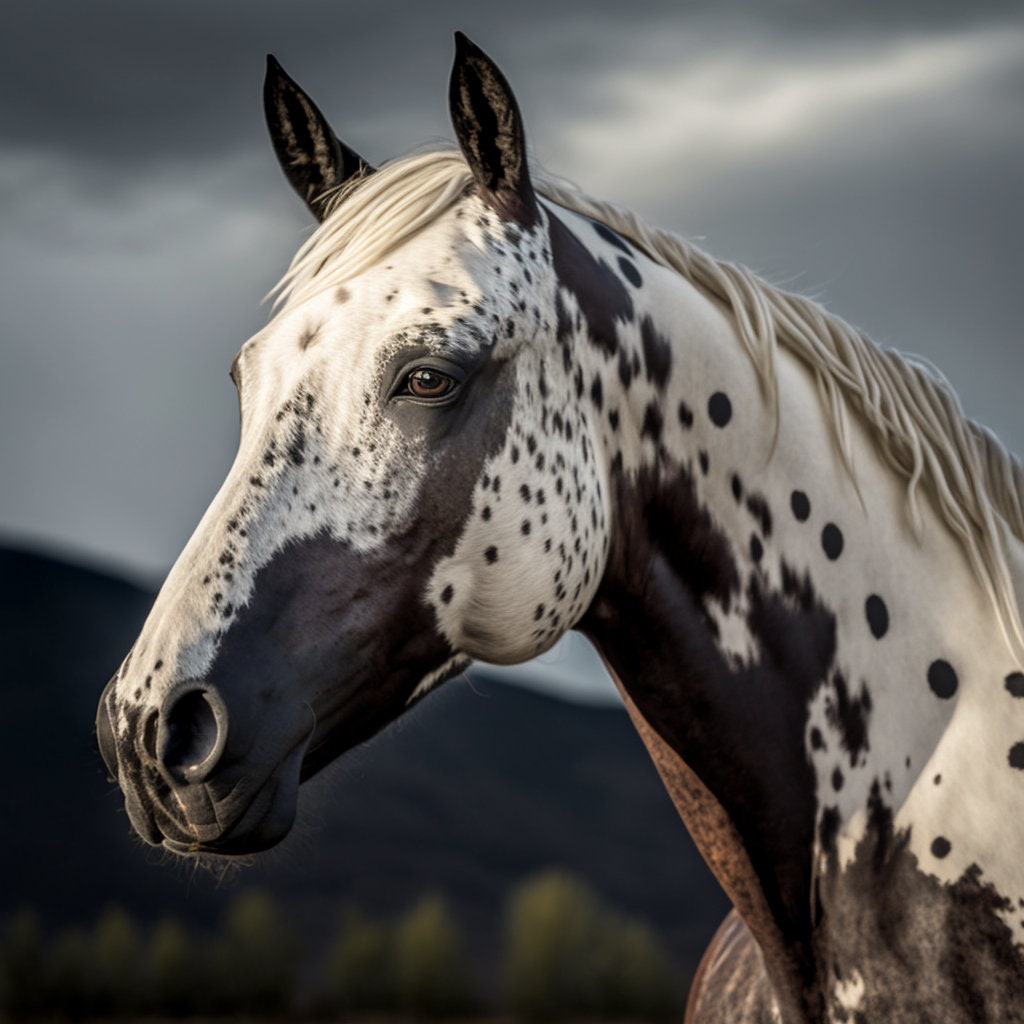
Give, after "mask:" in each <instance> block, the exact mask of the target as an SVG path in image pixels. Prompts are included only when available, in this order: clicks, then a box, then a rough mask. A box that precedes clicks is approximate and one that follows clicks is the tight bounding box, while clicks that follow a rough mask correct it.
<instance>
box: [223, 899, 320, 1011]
mask: <svg viewBox="0 0 1024 1024" xmlns="http://www.w3.org/2000/svg"><path fill="white" fill-rule="evenodd" d="M299 956H300V948H299V944H298V942H297V941H296V939H295V937H294V935H293V934H292V932H291V930H290V929H289V928H288V925H287V923H286V922H285V920H284V919H283V917H282V916H281V915H280V913H279V912H278V909H277V907H276V906H275V904H274V901H273V899H272V898H271V897H270V895H269V894H268V893H265V892H263V891H260V890H250V891H248V892H245V893H242V894H241V895H240V896H239V897H238V898H237V899H236V900H235V901H234V902H233V903H232V904H231V906H230V907H229V908H228V912H227V915H226V917H225V920H224V927H223V929H222V931H221V934H220V936H219V937H218V938H217V939H216V940H215V942H214V943H213V947H212V950H211V952H210V968H211V977H210V982H209V984H210V989H211V993H210V994H211V996H212V997H213V998H212V1000H211V1001H212V1002H213V1004H214V1006H213V1007H211V1008H213V1009H219V1010H221V1011H227V1012H234V1011H248V1012H259V1013H262V1014H279V1013H283V1012H284V1011H285V1010H286V1009H288V1006H289V1004H290V1003H291V999H292V994H293V988H294V985H295V977H296V974H297V971H298V965H299Z"/></svg>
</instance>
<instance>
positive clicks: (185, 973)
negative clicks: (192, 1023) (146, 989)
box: [146, 918, 205, 1017]
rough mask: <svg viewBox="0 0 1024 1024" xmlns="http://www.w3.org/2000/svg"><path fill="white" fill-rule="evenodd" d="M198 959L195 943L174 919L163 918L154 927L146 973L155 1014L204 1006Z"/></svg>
mask: <svg viewBox="0 0 1024 1024" xmlns="http://www.w3.org/2000/svg"><path fill="white" fill-rule="evenodd" d="M197 959H198V958H197V957H196V955H195V943H194V942H193V940H192V939H191V938H190V937H189V935H188V933H187V932H186V931H185V929H184V928H182V926H181V925H180V924H179V923H178V922H177V921H175V920H174V919H173V918H164V920H162V921H161V922H160V923H159V924H158V925H157V926H156V928H155V929H154V930H153V935H152V937H151V939H150V942H149V949H148V956H147V960H148V964H147V967H148V970H147V971H146V974H147V975H148V978H149V982H150V985H151V989H150V994H151V1005H152V1007H153V1009H155V1010H156V1011H157V1012H158V1013H160V1014H161V1015H163V1014H166V1015H169V1016H171V1017H180V1016H185V1015H187V1014H189V1013H191V1012H192V1011H193V1010H197V1009H203V1008H204V998H205V997H204V994H203V988H204V986H203V984H202V982H203V979H202V973H201V972H200V971H199V970H197V967H198V964H197Z"/></svg>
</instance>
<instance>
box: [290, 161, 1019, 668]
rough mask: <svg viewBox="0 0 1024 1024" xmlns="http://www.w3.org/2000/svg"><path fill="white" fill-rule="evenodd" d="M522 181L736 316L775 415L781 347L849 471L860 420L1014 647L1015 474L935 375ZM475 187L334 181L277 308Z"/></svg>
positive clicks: (428, 177) (572, 194)
mask: <svg viewBox="0 0 1024 1024" xmlns="http://www.w3.org/2000/svg"><path fill="white" fill-rule="evenodd" d="M531 174H532V177H533V182H534V187H535V188H536V190H537V192H538V193H539V194H540V195H541V196H543V197H544V198H545V199H546V200H548V201H549V202H552V203H555V204H557V205H558V206H561V207H564V208H565V209H567V210H570V211H572V212H574V213H578V214H582V215H583V216H585V217H590V218H591V219H593V220H596V221H599V222H601V223H602V224H606V225H607V226H608V227H610V228H612V229H613V230H614V231H616V232H618V234H620V235H622V236H623V237H624V238H626V239H628V240H629V241H630V242H631V243H632V244H633V245H635V246H636V247H637V248H639V249H641V250H642V251H643V252H645V253H646V254H647V255H648V256H650V257H651V258H652V259H653V260H655V261H656V262H658V263H660V264H661V265H663V266H665V267H670V268H671V269H673V270H675V271H677V272H678V273H679V274H681V275H682V276H683V277H685V278H686V279H687V280H688V281H690V282H691V283H692V284H694V285H696V286H697V287H698V288H700V289H701V291H703V292H704V293H705V294H706V295H708V296H709V297H711V298H713V299H715V300H717V301H718V302H720V303H722V304H723V305H724V306H725V307H726V308H727V309H728V310H729V311H730V313H731V314H732V316H733V318H734V319H735V322H736V326H737V329H738V332H739V336H740V339H741V341H742V344H743V346H744V348H745V349H746V351H747V354H748V356H749V357H750V359H751V360H752V361H753V364H754V366H755V368H756V370H757V373H758V376H759V378H760V380H761V384H762V388H763V389H764V392H765V395H766V397H767V399H768V401H769V404H770V406H771V407H772V409H773V410H774V409H775V408H776V406H777V379H776V371H775V358H776V352H777V351H778V349H779V348H780V347H781V348H782V349H784V350H785V351H788V352H790V353H792V354H793V355H795V356H796V357H797V358H799V359H800V360H801V361H802V362H803V363H804V364H805V365H806V366H807V367H809V368H810V370H811V372H812V373H813V374H814V377H815V380H816V382H817V387H818V393H819V396H820V398H821V401H822V404H823V406H824V408H825V409H826V411H827V413H828V415H829V419H830V422H831V424H832V428H833V434H834V439H835V442H836V446H837V449H838V452H839V456H840V458H841V459H842V460H843V462H844V464H845V465H846V467H847V469H848V471H849V472H850V474H851V477H852V476H853V466H852V456H851V444H850V435H849V427H848V415H849V412H850V411H851V410H852V411H853V412H854V413H856V414H857V415H859V416H860V418H861V419H862V420H863V422H864V423H865V424H866V425H867V426H868V427H869V428H870V430H871V431H872V433H873V434H874V436H875V439H876V441H877V446H878V451H879V452H880V453H881V455H882V457H883V458H884V459H885V461H886V463H887V464H888V465H889V466H890V467H891V468H892V469H893V471H894V472H896V473H897V474H899V475H900V476H901V477H902V478H903V479H904V480H906V482H907V510H908V514H909V517H910V521H911V523H912V524H913V526H914V528H915V530H918V531H919V530H920V529H921V525H922V522H923V517H922V513H921V507H920V501H919V492H923V493H924V494H926V495H927V496H928V497H929V498H931V500H932V501H933V502H934V505H935V509H936V511H937V512H938V515H939V518H940V519H941V521H942V522H943V523H944V524H945V525H946V526H947V527H948V528H949V529H950V530H951V531H952V532H953V534H954V535H955V536H956V537H957V538H958V539H959V540H960V542H961V544H962V545H963V548H964V551H965V552H966V554H967V557H968V559H969V561H970V563H971V565H972V567H973V570H974V572H975V574H976V575H977V577H978V579H979V580H980V581H981V583H982V585H983V586H984V588H985V589H986V591H987V593H988V595H989V598H990V600H991V601H992V603H993V604H994V606H995V608H996V610H997V612H998V615H999V619H1000V622H1001V624H1002V627H1003V631H1004V633H1005V635H1006V638H1007V642H1008V643H1009V645H1010V647H1011V650H1013V651H1014V652H1015V653H1017V654H1018V655H1019V654H1022V653H1024V631H1022V628H1021V621H1020V614H1019V609H1018V607H1017V600H1016V597H1015V595H1014V589H1013V582H1012V580H1011V578H1010V573H1009V569H1008V566H1007V561H1006V557H1005V554H1004V552H1003V550H1002V543H1001V540H1000V534H999V527H998V524H997V521H996V517H997V516H1001V517H1002V518H1003V519H1004V520H1005V522H1006V524H1007V525H1008V527H1009V529H1010V530H1011V532H1012V533H1013V534H1014V535H1015V536H1016V537H1017V538H1018V539H1021V540H1024V502H1022V494H1024V468H1022V466H1021V464H1020V462H1019V461H1018V460H1017V458H1016V457H1015V456H1014V455H1013V454H1012V453H1010V452H1008V451H1007V450H1006V448H1005V447H1003V445H1002V444H1001V443H1000V442H999V440H998V439H997V438H996V437H995V436H994V435H993V434H992V433H990V432H989V431H988V430H987V429H985V428H984V427H982V426H979V425H978V424H976V423H974V422H972V421H971V420H969V419H967V417H966V416H965V415H964V413H963V410H962V409H961V407H960V403H959V401H958V399H957V397H956V395H955V394H954V392H953V390H952V389H951V388H950V386H949V385H948V383H947V382H946V381H945V380H944V379H943V378H942V377H941V376H940V375H939V374H938V373H937V372H936V371H934V370H933V369H931V368H929V367H926V366H924V365H923V364H922V363H920V362H917V361H914V360H912V359H910V358H908V357H906V356H904V355H901V354H900V353H898V352H896V351H893V350H891V349H883V348H881V347H879V346H878V345H876V344H875V343H874V342H872V341H871V340H870V339H868V338H867V337H866V336H865V335H864V334H862V333H861V332H860V331H858V330H857V329H856V328H854V327H851V326H850V325H849V324H847V323H844V322H843V321H842V320H841V319H840V318H839V317H836V316H834V315H832V314H830V313H828V312H826V311H825V310H824V309H823V308H822V307H821V306H820V305H818V304H817V303H816V302H813V301H812V300H810V299H806V298H803V297H802V296H799V295H794V294H792V293H790V292H786V291H784V290H782V289H780V288H776V287H774V286H773V285H770V284H768V283H767V282H765V281H763V280H761V279H760V278H758V277H757V276H756V275H755V274H753V273H752V272H751V271H749V270H747V269H746V268H745V267H742V266H738V265H736V264H733V263H727V262H724V261H721V260H717V259H715V258H714V257H712V256H709V255H708V254H707V253H705V252H702V251H701V250H700V249H698V248H696V247H695V246H693V245H691V244H689V243H688V242H687V241H686V240H685V239H683V238H681V237H679V236H678V235H675V234H672V233H671V232H668V231H662V230H659V229H657V228H653V227H651V226H650V225H648V224H646V223H644V221H642V220H641V219H640V218H639V217H638V216H637V215H636V214H634V213H632V212H631V211H629V210H627V209H624V208H623V207H620V206H617V205H615V204H613V203H607V202H603V201H601V200H598V199H594V198H592V197H591V196H588V195H586V194H585V193H583V192H580V191H578V190H577V189H575V188H573V187H571V186H569V185H567V184H565V183H564V182H560V181H558V180H557V179H555V178H553V177H551V176H550V175H548V174H546V173H544V172H543V171H541V170H540V169H537V168H534V169H532V171H531ZM471 183H472V176H471V174H470V171H469V167H468V166H467V164H466V161H465V159H464V158H463V157H462V155H461V153H459V152H458V151H457V150H440V151H433V152H427V153H420V154H417V155H413V156H409V157H403V158H401V159H398V160H394V161H391V162H390V163H388V164H386V165H385V166H384V167H382V168H381V169H380V170H379V171H377V172H376V173H374V174H372V175H370V176H369V177H367V178H363V179H357V180H356V181H354V182H351V183H348V184H346V185H344V186H342V187H341V188H340V189H339V190H337V191H336V192H334V193H332V194H331V195H329V196H327V197H326V199H325V206H326V209H327V216H326V217H325V219H324V221H323V223H322V224H321V225H320V226H319V228H318V229H317V230H316V231H315V232H314V233H313V235H312V236H311V237H310V238H309V239H308V241H307V242H306V243H305V244H304V245H303V246H302V248H301V249H300V250H299V251H298V253H297V254H296V256H295V259H294V260H293V261H292V264H291V266H290V267H289V269H288V271H287V273H286V274H285V276H284V278H283V279H282V280H281V282H280V284H279V285H278V286H277V288H276V289H275V292H276V294H277V301H278V303H283V304H284V306H285V307H286V308H287V307H289V306H292V305H294V304H298V303H301V302H304V301H305V300H306V299H307V298H309V297H310V296H311V295H313V294H316V293H317V292H319V291H321V290H323V289H324V288H330V287H334V286H335V285H337V284H340V283H341V282H343V281H345V280H348V279H351V278H352V277H355V276H356V275H358V274H359V273H361V272H362V271H364V270H366V269H367V268H369V267H370V266H372V265H374V264H376V263H377V262H379V261H380V260H382V259H384V258H385V257H386V256H387V254H388V253H390V252H393V251H394V250H395V249H397V248H398V247H399V246H401V245H402V244H403V243H404V242H406V241H408V240H409V239H410V238H412V237H413V236H414V235H416V234H417V233H418V232H419V231H420V230H422V229H423V228H424V227H426V226H427V225H428V224H430V223H431V222H432V221H434V220H435V219H436V218H437V217H439V216H440V215H441V214H443V213H444V212H445V211H446V210H448V209H449V208H450V207H451V206H453V205H454V204H455V203H456V202H457V201H458V200H459V198H460V197H462V196H463V195H465V194H466V191H467V189H468V188H469V187H470V186H471ZM854 480H855V477H854ZM855 482H856V480H855Z"/></svg>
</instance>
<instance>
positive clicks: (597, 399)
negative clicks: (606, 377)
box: [590, 374, 604, 412]
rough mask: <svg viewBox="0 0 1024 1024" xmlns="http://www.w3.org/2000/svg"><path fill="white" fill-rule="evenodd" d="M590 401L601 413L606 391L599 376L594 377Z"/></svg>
mask: <svg viewBox="0 0 1024 1024" xmlns="http://www.w3.org/2000/svg"><path fill="white" fill-rule="evenodd" d="M590 400H591V401H592V402H593V403H594V405H595V406H597V410H598V412H600V411H601V408H602V407H603V405H604V391H603V389H602V387H601V378H600V376H599V375H598V374H595V375H594V382H593V383H592V384H591V385H590Z"/></svg>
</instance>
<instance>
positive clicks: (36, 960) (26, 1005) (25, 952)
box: [0, 907, 46, 1019]
mask: <svg viewBox="0 0 1024 1024" xmlns="http://www.w3.org/2000/svg"><path fill="white" fill-rule="evenodd" d="M43 951H44V943H43V930H42V928H41V927H40V924H39V918H38V917H37V916H36V913H35V911H34V910H32V909H31V908H29V907H25V908H23V909H22V910H20V911H18V913H17V914H15V915H14V917H13V918H12V919H11V920H10V921H9V922H8V924H7V927H6V929H5V930H4V933H3V939H2V942H0V995H2V997H3V1002H2V1003H0V1009H3V1010H4V1011H6V1013H7V1015H8V1016H10V1017H12V1018H15V1019H18V1018H22V1017H31V1016H35V1015H36V1014H38V1013H39V1012H41V1010H42V1009H43V1008H44V1000H45V996H46V985H45V979H44V973H43V972H44V963H43Z"/></svg>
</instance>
